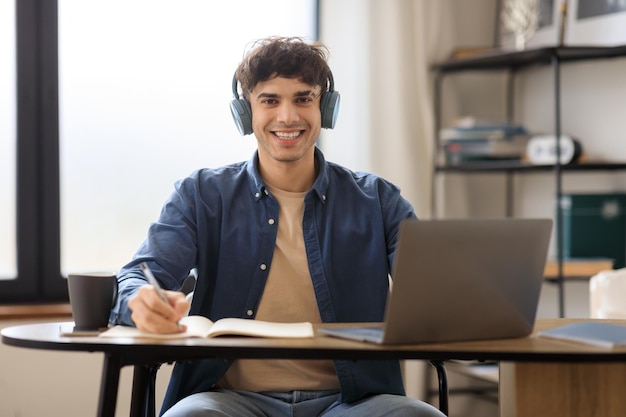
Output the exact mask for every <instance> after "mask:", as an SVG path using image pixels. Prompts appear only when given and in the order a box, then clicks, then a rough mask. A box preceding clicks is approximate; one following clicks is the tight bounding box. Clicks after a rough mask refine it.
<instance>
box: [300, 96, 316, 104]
mask: <svg viewBox="0 0 626 417" xmlns="http://www.w3.org/2000/svg"><path fill="white" fill-rule="evenodd" d="M312 101H313V98H311V97H298V98H297V99H296V103H299V104H304V103H310V102H312Z"/></svg>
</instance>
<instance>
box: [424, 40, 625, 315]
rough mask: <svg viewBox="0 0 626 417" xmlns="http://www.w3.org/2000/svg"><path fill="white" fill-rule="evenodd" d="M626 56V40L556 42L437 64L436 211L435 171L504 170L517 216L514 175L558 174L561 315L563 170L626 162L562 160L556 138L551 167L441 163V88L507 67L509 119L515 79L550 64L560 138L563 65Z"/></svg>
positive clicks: (621, 166)
mask: <svg viewBox="0 0 626 417" xmlns="http://www.w3.org/2000/svg"><path fill="white" fill-rule="evenodd" d="M624 56H626V45H621V46H558V47H557V46H555V47H545V48H537V49H528V50H523V51H497V50H494V51H493V52H491V53H484V54H482V55H480V56H474V57H468V58H462V59H453V60H449V61H446V62H442V63H438V64H435V65H433V66H432V68H431V69H432V70H433V72H434V74H435V88H434V109H435V132H434V133H435V136H434V138H435V144H434V145H435V147H434V149H435V151H434V152H433V158H434V159H433V164H434V165H433V166H434V167H435V168H434V174H433V179H432V186H431V190H432V195H431V201H432V207H431V214H432V216H433V217H435V215H436V201H437V200H436V176H437V174H441V173H457V174H472V173H500V174H504V175H505V178H506V215H507V216H512V215H513V191H512V189H513V176H514V175H515V174H526V173H534V172H550V171H552V172H553V173H554V180H555V198H556V207H557V209H556V214H555V216H556V218H555V225H556V226H555V230H556V231H557V233H556V251H557V262H558V275H557V278H556V280H554V282H555V283H556V285H557V286H558V306H559V316H560V317H564V315H565V300H564V288H563V286H564V277H563V235H562V230H563V224H562V222H563V220H562V210H561V205H560V201H561V197H562V194H563V193H562V178H561V177H562V175H563V173H564V172H584V171H587V172H592V171H618V170H626V161H624V162H606V163H604V162H597V163H580V164H571V165H561V164H560V163H559V161H560V155H561V144H560V140H557V142H556V156H557V163H556V164H555V165H551V166H537V165H530V164H526V163H522V162H519V161H506V162H481V163H467V164H462V165H442V164H441V163H440V162H439V149H440V147H439V131H440V128H441V126H442V121H441V105H442V98H441V88H442V82H443V79H444V78H445V77H446V76H449V75H453V74H456V73H462V72H471V71H506V72H507V73H508V78H507V87H506V89H507V100H506V117H507V119H508V120H510V121H513V119H514V82H515V76H516V74H517V73H518V72H519V71H520V70H523V69H525V68H529V67H533V66H551V68H552V73H553V84H554V90H553V100H554V103H553V105H554V132H555V136H556V137H557V138H560V137H561V132H562V129H561V66H562V64H565V63H571V62H578V61H590V60H601V59H602V60H606V59H610V58H618V57H624Z"/></svg>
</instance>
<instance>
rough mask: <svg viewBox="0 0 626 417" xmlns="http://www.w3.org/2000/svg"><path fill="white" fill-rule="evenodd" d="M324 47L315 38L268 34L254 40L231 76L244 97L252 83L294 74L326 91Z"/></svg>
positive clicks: (327, 72) (254, 84) (326, 76)
mask: <svg viewBox="0 0 626 417" xmlns="http://www.w3.org/2000/svg"><path fill="white" fill-rule="evenodd" d="M327 56H328V49H327V48H326V47H325V46H324V45H322V44H321V43H319V42H313V43H306V42H305V41H304V40H303V39H302V38H299V37H269V38H265V39H261V40H258V41H256V42H255V43H254V45H253V48H252V49H251V51H250V52H249V53H248V54H247V55H246V56H245V57H244V59H243V61H242V62H241V63H240V64H239V66H238V67H237V72H236V73H235V76H236V77H237V80H239V83H240V84H241V91H242V92H243V95H244V97H246V98H248V96H249V94H250V92H251V91H252V90H253V89H254V87H255V86H256V85H257V84H258V83H259V82H262V81H267V80H269V79H270V78H273V77H285V78H297V79H298V80H300V81H302V82H305V83H307V84H309V85H312V86H320V87H321V88H322V92H325V91H328V87H329V86H328V80H329V77H330V68H329V67H328V63H327V62H326V59H327Z"/></svg>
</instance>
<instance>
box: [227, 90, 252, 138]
mask: <svg viewBox="0 0 626 417" xmlns="http://www.w3.org/2000/svg"><path fill="white" fill-rule="evenodd" d="M230 112H231V114H232V115H233V119H234V120H235V124H236V125H237V130H239V133H241V135H242V136H243V135H249V134H250V133H252V109H251V108H250V103H249V102H248V100H246V99H245V98H236V99H234V100H232V101H231V102H230Z"/></svg>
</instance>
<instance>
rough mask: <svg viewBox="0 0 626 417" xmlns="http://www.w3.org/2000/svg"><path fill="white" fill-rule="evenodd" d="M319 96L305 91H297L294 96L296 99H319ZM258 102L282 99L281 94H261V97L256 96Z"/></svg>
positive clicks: (311, 91) (310, 91)
mask: <svg viewBox="0 0 626 417" xmlns="http://www.w3.org/2000/svg"><path fill="white" fill-rule="evenodd" d="M318 95H319V94H315V92H314V91H313V90H303V91H296V93H295V94H294V97H309V96H310V97H317V96H318ZM256 98H257V100H258V99H261V98H280V95H279V94H275V93H259V95H257V96H256Z"/></svg>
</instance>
